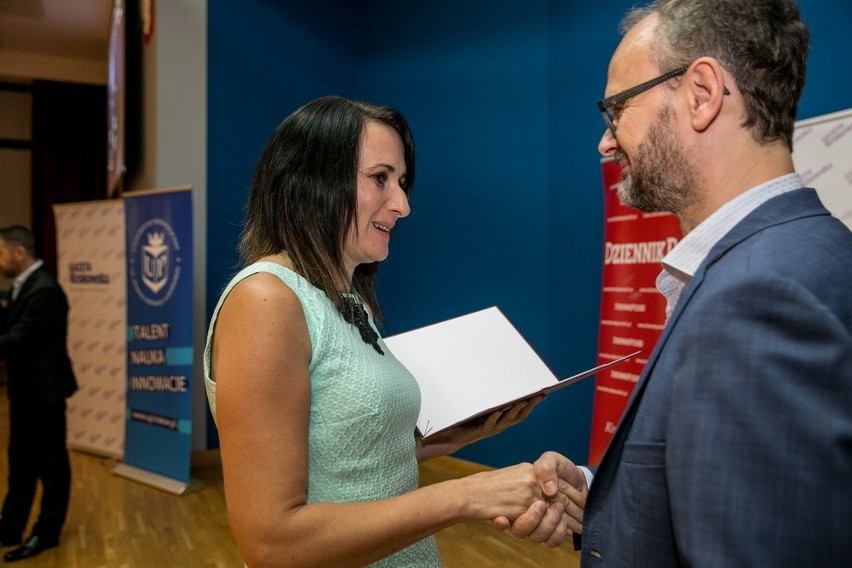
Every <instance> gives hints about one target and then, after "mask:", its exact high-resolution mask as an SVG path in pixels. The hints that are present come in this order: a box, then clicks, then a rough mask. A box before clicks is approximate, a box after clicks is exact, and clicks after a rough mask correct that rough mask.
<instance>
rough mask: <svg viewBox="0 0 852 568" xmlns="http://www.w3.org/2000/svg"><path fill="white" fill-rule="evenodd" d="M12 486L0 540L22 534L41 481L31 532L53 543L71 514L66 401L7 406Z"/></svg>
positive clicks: (5, 503) (0, 521)
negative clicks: (39, 506)
mask: <svg viewBox="0 0 852 568" xmlns="http://www.w3.org/2000/svg"><path fill="white" fill-rule="evenodd" d="M9 434H10V435H9V488H8V491H7V493H6V498H5V500H4V501H3V509H2V513H0V538H2V539H3V540H17V539H18V538H20V537H21V536H22V535H23V532H24V529H25V528H26V525H27V520H28V519H29V516H30V509H31V508H32V505H33V499H34V497H35V492H36V484H37V483H38V482H41V487H42V496H41V510H40V513H39V516H38V520H37V521H36V524H35V526H34V527H33V530H32V534H33V535H38V536H39V537H40V538H41V539H42V540H44V541H47V542H51V541H58V540H59V533H60V532H61V531H62V525H63V523H64V522H65V517H66V515H67V513H68V501H69V498H70V493H71V465H70V463H69V460H68V450H67V449H66V447H65V436H66V422H65V401H64V400H62V401H59V402H53V403H48V404H32V403H25V404H21V403H17V404H16V402H15V401H14V400H11V401H10V402H9Z"/></svg>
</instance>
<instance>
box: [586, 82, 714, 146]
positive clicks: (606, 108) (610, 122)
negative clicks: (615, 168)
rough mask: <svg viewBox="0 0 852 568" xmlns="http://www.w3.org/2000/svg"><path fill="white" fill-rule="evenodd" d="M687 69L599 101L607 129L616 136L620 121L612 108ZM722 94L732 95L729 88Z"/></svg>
mask: <svg viewBox="0 0 852 568" xmlns="http://www.w3.org/2000/svg"><path fill="white" fill-rule="evenodd" d="M687 69H689V65H684V66H683V67H678V68H677V69H672V70H671V71H669V72H668V73H663V74H662V75H660V76H659V77H655V78H653V79H651V80H650V81H645V82H644V83H640V84H638V85H636V86H635V87H630V88H629V89H627V90H625V91H621V92H620V93H616V94H614V95H612V96H611V97H607V98H605V99H604V100H602V101H598V108H599V109H600V110H601V115H603V119H604V122H605V123H606V126H607V128H609V130H610V132H612V135H613V136H615V131H616V128H617V127H616V125H615V123H616V122H617V121H618V117H617V116H616V112H615V111H613V110H612V107H614V106H616V105H619V104H621V103H623V102H624V101H626V100H627V99H630V98H633V97H635V96H636V95H638V94H639V93H644V92H645V91H647V90H648V89H651V88H653V87H656V86H657V85H660V84H662V83H665V82H666V81H668V80H669V79H673V78H674V77H678V76H680V75H683V74H684V73H686V70H687ZM722 94H723V95H725V96H727V95H730V94H731V91H729V90H728V87H727V86H725V90H724V91H723V92H722Z"/></svg>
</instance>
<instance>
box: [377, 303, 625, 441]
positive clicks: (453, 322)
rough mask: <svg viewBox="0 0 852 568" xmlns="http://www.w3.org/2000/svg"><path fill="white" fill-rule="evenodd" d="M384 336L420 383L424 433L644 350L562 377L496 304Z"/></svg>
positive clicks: (544, 391) (560, 385) (419, 423)
mask: <svg viewBox="0 0 852 568" xmlns="http://www.w3.org/2000/svg"><path fill="white" fill-rule="evenodd" d="M384 341H385V345H386V346H387V347H388V349H390V351H391V353H393V355H394V356H395V357H396V358H397V359H399V361H400V362H401V363H402V364H403V365H405V366H406V367H407V368H408V370H409V371H411V373H412V374H413V375H414V378H415V379H416V380H417V384H418V385H419V386H420V399H421V401H420V414H419V416H418V418H417V429H418V430H419V431H420V433H421V434H422V435H423V436H424V437H428V436H431V435H434V434H436V433H438V432H440V431H442V430H445V429H447V428H451V427H453V426H456V425H459V424H462V423H464V422H467V421H470V420H475V419H476V418H479V417H482V416H484V415H486V414H489V413H490V412H492V411H494V410H497V409H498V408H502V407H505V406H509V405H511V404H513V403H515V402H518V401H521V400H524V399H527V398H530V397H532V396H535V395H537V394H547V393H550V392H553V391H555V390H558V389H561V388H564V387H566V386H568V385H569V384H572V383H575V382H577V381H579V380H580V379H583V378H585V377H589V376H591V375H594V374H595V373H597V372H598V371H600V370H602V369H605V368H607V367H610V366H612V365H615V364H617V363H620V362H622V361H625V360H627V359H630V358H631V357H633V356H635V355H637V354H638V353H640V352H641V351H637V352H635V353H631V354H630V355H626V356H624V357H621V358H618V359H615V360H613V361H610V362H608V363H604V364H603V365H599V366H597V367H594V368H592V369H589V370H587V371H583V372H582V373H579V374H576V375H574V376H571V377H568V378H567V379H563V380H561V381H560V380H559V379H557V378H556V376H555V375H554V374H553V373H552V372H551V370H550V369H549V368H548V367H547V365H545V363H544V361H542V360H541V358H540V357H539V356H538V354H537V353H536V352H535V351H534V350H533V348H532V347H531V346H530V345H529V344H528V343H527V342H526V340H525V339H524V338H523V336H521V334H520V333H519V332H518V330H517V329H515V327H514V326H513V325H512V324H511V323H510V322H509V320H508V319H506V316H504V315H503V313H502V312H501V311H500V310H499V309H498V308H497V307H491V308H487V309H485V310H481V311H478V312H474V313H471V314H467V315H464V316H460V317H457V318H453V319H449V320H446V321H443V322H440V323H436V324H433V325H429V326H426V327H422V328H419V329H415V330H413V331H409V332H406V333H401V334H399V335H394V336H392V337H388V338H386V339H385V340H384Z"/></svg>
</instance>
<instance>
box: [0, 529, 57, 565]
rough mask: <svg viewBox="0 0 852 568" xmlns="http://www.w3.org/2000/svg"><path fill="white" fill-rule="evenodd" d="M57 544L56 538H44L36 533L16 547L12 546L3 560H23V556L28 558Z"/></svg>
mask: <svg viewBox="0 0 852 568" xmlns="http://www.w3.org/2000/svg"><path fill="white" fill-rule="evenodd" d="M57 545H59V541H58V540H45V539H43V538H42V537H40V536H38V535H33V536H31V537H30V538H28V539H27V541H26V542H25V543H24V544H22V545H21V546H19V547H18V548H13V549H12V550H10V551H9V552H7V553H6V554H4V555H3V560H5V561H6V562H14V561H15V560H23V559H24V558H30V557H32V556H35V555H36V554H39V553H41V552H43V551H45V550H47V549H48V548H53V547H54V546H57Z"/></svg>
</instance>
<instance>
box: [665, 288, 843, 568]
mask: <svg viewBox="0 0 852 568" xmlns="http://www.w3.org/2000/svg"><path fill="white" fill-rule="evenodd" d="M732 280H734V282H731V283H726V284H723V285H721V286H720V285H718V284H717V285H715V286H714V287H713V290H714V291H713V292H710V293H707V294H702V296H701V300H700V302H698V303H697V304H696V305H695V306H690V313H689V314H687V313H686V312H684V316H685V317H689V321H690V325H689V326H686V327H687V329H688V331H686V332H685V336H684V337H683V341H682V342H681V344H680V345H681V346H682V348H681V352H680V353H679V354H678V355H679V359H680V361H681V366H680V368H679V370H678V374H677V376H676V377H675V380H674V384H675V386H674V391H673V395H672V405H671V412H672V413H671V416H670V420H669V425H668V440H669V442H668V447H667V450H666V452H667V455H666V461H667V464H668V466H667V468H668V469H667V480H668V484H669V490H670V492H671V502H672V504H673V505H672V508H673V511H672V518H673V530H674V532H675V534H676V539H677V542H678V544H679V548H680V550H679V553H680V554H681V556H682V558H683V560H684V564H685V565H687V566H694V567H701V566H773V567H793V566H839V565H842V564H844V563H847V562H849V559H850V558H852V539H850V538H849V536H848V530H849V529H848V520H849V506H850V504H852V333H850V324H849V322H848V321H847V322H843V321H841V320H840V319H839V318H838V317H837V315H836V314H837V312H839V311H840V310H833V309H832V307H831V306H828V305H825V304H824V302H823V300H820V299H818V298H817V297H816V296H815V295H814V294H812V293H811V292H810V291H809V290H807V289H806V288H804V287H802V286H800V285H798V284H797V283H796V282H795V281H793V280H791V279H779V278H777V277H774V278H758V277H746V278H740V279H732Z"/></svg>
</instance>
